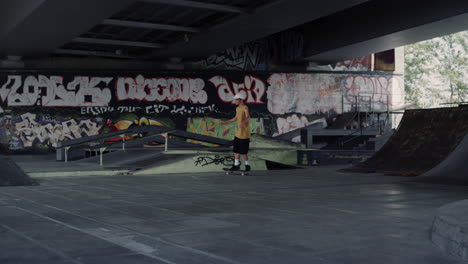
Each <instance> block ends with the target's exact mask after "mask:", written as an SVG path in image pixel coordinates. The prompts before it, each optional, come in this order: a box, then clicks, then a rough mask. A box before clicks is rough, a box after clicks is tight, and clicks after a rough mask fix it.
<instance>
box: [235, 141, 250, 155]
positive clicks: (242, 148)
mask: <svg viewBox="0 0 468 264" xmlns="http://www.w3.org/2000/svg"><path fill="white" fill-rule="evenodd" d="M249 144H250V139H248V138H247V139H240V138H237V137H234V145H233V147H234V153H237V154H247V153H248V152H249Z"/></svg>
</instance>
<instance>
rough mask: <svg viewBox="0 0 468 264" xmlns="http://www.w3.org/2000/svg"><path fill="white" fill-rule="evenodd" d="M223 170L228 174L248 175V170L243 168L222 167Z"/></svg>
mask: <svg viewBox="0 0 468 264" xmlns="http://www.w3.org/2000/svg"><path fill="white" fill-rule="evenodd" d="M223 170H224V172H225V173H226V175H230V174H240V175H241V176H245V175H249V174H250V171H245V170H235V171H233V170H231V169H228V168H224V169H223Z"/></svg>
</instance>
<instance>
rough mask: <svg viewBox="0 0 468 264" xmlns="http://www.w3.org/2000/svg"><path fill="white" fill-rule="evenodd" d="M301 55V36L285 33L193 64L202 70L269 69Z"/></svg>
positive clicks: (235, 47)
mask: <svg viewBox="0 0 468 264" xmlns="http://www.w3.org/2000/svg"><path fill="white" fill-rule="evenodd" d="M303 55H304V36H303V33H302V32H300V31H294V30H289V31H284V32H280V33H277V34H274V35H271V36H269V37H267V38H263V39H260V40H256V41H252V42H249V43H246V44H242V45H238V46H234V47H232V48H229V49H227V50H225V51H222V52H218V53H216V54H213V55H211V56H209V57H208V58H207V59H205V60H202V61H200V62H198V63H197V65H198V66H199V67H200V68H202V69H217V70H272V69H274V66H275V64H285V63H290V62H293V61H295V60H296V59H298V58H301V57H302V56H303Z"/></svg>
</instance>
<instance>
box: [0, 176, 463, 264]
mask: <svg viewBox="0 0 468 264" xmlns="http://www.w3.org/2000/svg"><path fill="white" fill-rule="evenodd" d="M341 168H342V167H315V168H311V169H303V170H286V171H284V170H282V171H265V172H262V173H258V174H257V175H256V176H255V177H241V176H232V175H231V176H226V175H224V174H219V173H197V174H193V173H192V174H167V175H166V174H160V175H152V176H151V175H150V176H131V175H130V176H129V175H127V176H124V175H120V176H99V177H96V176H92V175H89V176H83V175H78V176H71V177H52V178H41V179H40V185H39V186H27V187H2V188H0V235H1V237H2V239H0V260H1V261H0V263H16V264H23V263H52V264H53V263H83V264H87V263H177V264H179V263H190V264H193V263H203V264H206V263H217V264H218V263H221V264H222V263H236V264H237V263H253V264H255V263H273V264H274V263H281V264H282V263H330V264H334V263H411V264H419V263H421V264H423V263H424V264H427V263H430V264H431V263H444V264H445V263H449V264H461V263H466V262H463V261H461V260H458V259H456V258H454V257H452V256H450V255H447V254H446V253H445V252H443V251H442V250H440V249H439V248H438V247H437V246H435V245H434V244H433V243H432V242H431V240H430V232H431V225H432V220H433V219H434V217H435V215H436V213H437V209H438V208H439V207H440V206H442V205H444V204H448V203H451V202H455V201H459V200H463V199H468V198H467V197H468V187H467V186H457V185H437V184H430V183H425V182H414V181H412V179H411V178H407V177H391V176H382V175H377V174H359V173H342V172H337V171H338V170H339V169H341ZM25 251H27V254H25V253H24V252H25ZM36 255H37V258H36V257H35V256H36Z"/></svg>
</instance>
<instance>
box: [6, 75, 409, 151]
mask: <svg viewBox="0 0 468 264" xmlns="http://www.w3.org/2000/svg"><path fill="white" fill-rule="evenodd" d="M236 93H242V94H244V95H245V96H246V98H247V99H246V101H247V105H248V106H249V109H250V112H251V116H252V119H251V128H252V132H254V133H260V134H265V135H279V134H282V133H286V132H289V131H291V130H294V129H297V128H299V127H302V126H305V125H307V124H309V123H310V122H312V121H314V120H316V119H318V118H322V117H326V118H331V117H333V116H335V115H337V114H340V113H342V112H347V111H351V110H352V107H353V106H354V105H355V104H356V102H360V103H361V104H365V103H368V104H370V105H372V108H373V110H375V111H377V110H382V111H384V110H386V109H387V108H388V107H389V106H392V107H393V106H398V105H401V104H403V103H404V100H403V99H404V89H403V83H402V78H401V77H400V76H396V75H375V74H374V75H372V74H370V75H362V74H352V73H349V74H337V73H333V72H330V73H326V74H325V73H321V74H313V73H267V72H261V73H260V72H250V73H248V72H247V73H246V72H240V71H239V72H230V73H229V74H220V73H219V72H218V73H216V72H214V73H213V72H203V73H197V72H159V73H145V72H130V73H129V72H125V73H121V72H102V73H90V72H76V73H74V72H41V73H37V72H27V71H25V72H17V71H15V72H1V73H0V146H1V150H2V151H3V152H22V151H47V150H53V148H54V147H55V146H56V145H57V142H59V141H63V140H69V139H74V138H79V137H84V136H90V135H97V134H99V133H105V132H108V131H110V130H115V129H119V130H121V129H126V128H128V127H130V126H135V125H164V126H170V127H174V128H177V129H182V130H187V131H191V132H195V133H200V134H205V135H210V136H216V137H220V138H226V139H230V138H232V137H233V134H234V131H235V130H234V129H235V126H234V125H233V124H230V125H221V124H220V122H221V121H222V120H226V119H230V118H232V117H233V116H234V115H235V105H233V104H232V103H231V101H232V98H233V96H234V95H235V94H236Z"/></svg>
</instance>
